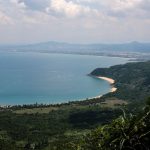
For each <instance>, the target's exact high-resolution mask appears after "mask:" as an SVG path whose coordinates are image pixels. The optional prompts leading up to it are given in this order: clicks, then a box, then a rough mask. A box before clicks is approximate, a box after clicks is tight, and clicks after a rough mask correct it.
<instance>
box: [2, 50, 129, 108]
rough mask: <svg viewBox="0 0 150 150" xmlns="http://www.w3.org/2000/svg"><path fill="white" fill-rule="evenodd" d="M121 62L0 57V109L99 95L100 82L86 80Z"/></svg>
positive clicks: (61, 56)
mask: <svg viewBox="0 0 150 150" xmlns="http://www.w3.org/2000/svg"><path fill="white" fill-rule="evenodd" d="M127 61H128V59H125V58H112V57H100V56H87V55H68V54H43V53H0V105H7V104H10V105H14V104H33V103H36V102H37V103H44V104H49V103H62V102H68V101H73V100H79V99H86V98H88V97H94V96H97V95H102V94H105V93H107V92H108V91H109V90H110V85H109V84H108V83H107V82H106V81H103V80H100V79H95V78H92V77H89V76H87V74H88V73H90V72H91V71H92V70H93V69H95V68H97V67H109V66H111V65H115V64H122V63H125V62H127Z"/></svg>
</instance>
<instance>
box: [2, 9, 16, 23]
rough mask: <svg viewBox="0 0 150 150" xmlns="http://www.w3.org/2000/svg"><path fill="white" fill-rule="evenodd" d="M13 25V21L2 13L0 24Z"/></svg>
mask: <svg viewBox="0 0 150 150" xmlns="http://www.w3.org/2000/svg"><path fill="white" fill-rule="evenodd" d="M13 23H14V22H13V20H12V19H11V18H10V17H9V16H7V15H6V14H5V13H4V12H2V11H0V24H3V25H8V24H9V25H12V24H13Z"/></svg>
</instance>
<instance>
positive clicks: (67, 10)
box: [46, 0, 98, 18]
mask: <svg viewBox="0 0 150 150" xmlns="http://www.w3.org/2000/svg"><path fill="white" fill-rule="evenodd" d="M46 12H48V13H52V14H55V15H57V16H66V17H69V18H72V17H78V16H83V15H84V16H86V15H89V14H90V13H91V14H93V13H94V14H95V15H96V14H97V13H98V11H97V10H96V9H91V8H90V7H88V6H84V5H79V4H77V3H74V2H73V1H66V0H51V1H50V6H49V7H47V8H46Z"/></svg>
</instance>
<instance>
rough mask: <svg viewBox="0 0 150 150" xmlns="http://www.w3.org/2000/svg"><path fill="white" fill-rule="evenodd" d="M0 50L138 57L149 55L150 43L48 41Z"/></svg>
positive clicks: (8, 46)
mask: <svg viewBox="0 0 150 150" xmlns="http://www.w3.org/2000/svg"><path fill="white" fill-rule="evenodd" d="M0 51H17V52H41V53H69V54H89V55H101V56H102V55H107V56H121V57H131V58H132V57H133V56H135V57H136V58H137V57H138V58H139V54H138V53H149V55H150V43H140V42H130V43H122V44H69V43H61V42H54V41H50V42H43V43H36V44H27V45H0ZM116 52H117V53H116ZM136 55H138V56H136ZM145 56H146V55H145ZM145 56H144V57H145ZM149 57H150V56H149Z"/></svg>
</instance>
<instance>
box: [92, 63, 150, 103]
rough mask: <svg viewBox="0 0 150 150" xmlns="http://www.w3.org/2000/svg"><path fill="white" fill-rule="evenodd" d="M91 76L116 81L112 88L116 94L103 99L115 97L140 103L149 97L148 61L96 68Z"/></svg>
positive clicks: (149, 75) (149, 69)
mask: <svg viewBox="0 0 150 150" xmlns="http://www.w3.org/2000/svg"><path fill="white" fill-rule="evenodd" d="M91 75H94V76H106V77H109V78H112V79H114V80H115V81H116V83H115V85H114V86H115V87H117V89H118V90H117V92H115V93H109V94H106V95H105V96H103V98H104V99H107V98H108V97H109V98H110V97H116V98H118V99H123V100H127V101H129V102H135V101H136V103H137V102H140V103H141V102H142V101H143V99H146V98H148V97H149V96H150V61H148V62H138V63H137V62H136V63H127V64H125V65H116V66H112V67H110V68H97V69H95V70H94V71H92V72H91Z"/></svg>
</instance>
